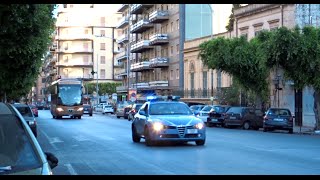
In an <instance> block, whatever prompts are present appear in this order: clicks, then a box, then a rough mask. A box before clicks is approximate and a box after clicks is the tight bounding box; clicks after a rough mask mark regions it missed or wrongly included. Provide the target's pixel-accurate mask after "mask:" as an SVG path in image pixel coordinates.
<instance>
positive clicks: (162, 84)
mask: <svg viewBox="0 0 320 180" xmlns="http://www.w3.org/2000/svg"><path fill="white" fill-rule="evenodd" d="M149 87H150V89H169V82H168V81H150V82H149Z"/></svg>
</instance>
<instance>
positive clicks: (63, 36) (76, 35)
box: [56, 34, 93, 41]
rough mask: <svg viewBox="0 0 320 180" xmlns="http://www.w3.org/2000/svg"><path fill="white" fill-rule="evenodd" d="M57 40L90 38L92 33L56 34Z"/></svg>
mask: <svg viewBox="0 0 320 180" xmlns="http://www.w3.org/2000/svg"><path fill="white" fill-rule="evenodd" d="M56 39H57V40H68V41H69V40H92V39H93V35H92V34H68V35H60V36H56Z"/></svg>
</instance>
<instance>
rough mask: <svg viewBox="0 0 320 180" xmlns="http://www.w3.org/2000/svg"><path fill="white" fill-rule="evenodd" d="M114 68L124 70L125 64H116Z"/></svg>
mask: <svg viewBox="0 0 320 180" xmlns="http://www.w3.org/2000/svg"><path fill="white" fill-rule="evenodd" d="M113 67H114V68H122V69H123V68H124V63H123V62H119V63H114V64H113Z"/></svg>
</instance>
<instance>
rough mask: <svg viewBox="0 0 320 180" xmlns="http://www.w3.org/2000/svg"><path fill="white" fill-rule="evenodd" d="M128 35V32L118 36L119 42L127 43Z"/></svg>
mask: <svg viewBox="0 0 320 180" xmlns="http://www.w3.org/2000/svg"><path fill="white" fill-rule="evenodd" d="M128 40H129V39H128V35H127V34H122V35H121V36H119V37H118V38H117V43H119V44H120V43H126V42H128Z"/></svg>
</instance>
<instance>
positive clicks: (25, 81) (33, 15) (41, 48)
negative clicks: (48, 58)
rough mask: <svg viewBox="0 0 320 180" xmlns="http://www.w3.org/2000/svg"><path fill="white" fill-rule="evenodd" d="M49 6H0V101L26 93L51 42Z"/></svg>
mask: <svg viewBox="0 0 320 180" xmlns="http://www.w3.org/2000/svg"><path fill="white" fill-rule="evenodd" d="M54 8H55V5H52V4H1V5H0V27H1V28H0V36H1V38H0V64H1V66H0V72H1V73H0V84H1V86H0V99H2V100H4V99H16V98H19V97H21V96H24V95H25V94H27V93H28V92H29V91H30V90H31V87H32V86H33V85H34V82H35V80H36V79H37V78H38V75H39V69H40V67H41V65H42V63H43V62H42V60H41V59H42V58H43V57H44V54H45V53H46V52H47V49H48V46H49V45H50V43H51V39H50V36H51V34H52V33H53V31H54V23H55V18H54V17H53V14H52V12H53V10H54Z"/></svg>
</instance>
